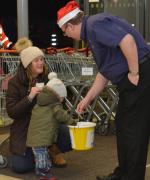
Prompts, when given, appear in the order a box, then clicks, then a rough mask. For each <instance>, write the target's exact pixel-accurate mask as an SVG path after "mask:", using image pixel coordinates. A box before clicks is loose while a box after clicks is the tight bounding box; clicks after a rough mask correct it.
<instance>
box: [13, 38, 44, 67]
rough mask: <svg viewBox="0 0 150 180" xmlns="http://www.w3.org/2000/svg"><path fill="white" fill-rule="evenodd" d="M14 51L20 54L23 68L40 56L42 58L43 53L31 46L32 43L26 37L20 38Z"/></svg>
mask: <svg viewBox="0 0 150 180" xmlns="http://www.w3.org/2000/svg"><path fill="white" fill-rule="evenodd" d="M15 49H16V50H17V52H18V53H20V57H21V62H22V64H23V66H24V68H27V66H28V65H29V64H30V63H31V62H32V61H33V60H34V59H35V58H37V57H40V56H42V57H44V53H43V51H42V50H41V49H39V48H38V47H36V46H32V41H31V40H29V39H28V38H26V37H23V38H20V39H19V40H18V41H17V42H16V44H15Z"/></svg>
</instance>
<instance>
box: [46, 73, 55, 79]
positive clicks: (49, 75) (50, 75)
mask: <svg viewBox="0 0 150 180" xmlns="http://www.w3.org/2000/svg"><path fill="white" fill-rule="evenodd" d="M53 78H57V74H56V73H55V72H51V73H49V74H48V79H49V80H51V79H53Z"/></svg>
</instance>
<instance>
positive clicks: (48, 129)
mask: <svg viewBox="0 0 150 180" xmlns="http://www.w3.org/2000/svg"><path fill="white" fill-rule="evenodd" d="M48 78H49V81H48V83H47V84H46V86H44V88H43V89H42V91H41V92H40V93H39V94H38V96H37V104H36V105H35V106H34V108H33V110H32V116H31V120H30V124H29V129H28V135H27V146H29V147H32V149H33V153H34V156H35V163H36V174H37V175H39V176H41V179H44V180H54V179H56V178H53V177H52V176H51V174H50V169H51V161H50V159H49V155H48V151H47V147H49V146H51V145H53V144H54V143H55V142H56V139H57V130H58V127H59V123H66V124H68V125H69V124H76V122H77V120H74V119H72V118H71V117H70V116H69V115H68V114H67V112H66V111H65V110H64V109H63V107H62V104H61V102H62V101H63V100H64V98H65V97H66V96H67V90H66V87H65V85H64V84H63V82H62V81H61V80H60V79H58V78H57V74H56V73H54V72H51V73H49V75H48Z"/></svg>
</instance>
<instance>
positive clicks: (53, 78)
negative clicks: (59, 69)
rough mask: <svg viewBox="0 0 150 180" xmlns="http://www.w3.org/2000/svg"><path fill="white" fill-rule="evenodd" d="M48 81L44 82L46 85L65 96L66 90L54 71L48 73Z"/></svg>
mask: <svg viewBox="0 0 150 180" xmlns="http://www.w3.org/2000/svg"><path fill="white" fill-rule="evenodd" d="M48 79H49V81H48V83H47V84H46V86H47V87H49V88H50V89H52V90H53V91H55V92H56V93H57V94H58V95H59V96H60V97H66V96H67V90H66V87H65V85H64V83H63V82H62V81H61V80H60V79H58V78H57V74H56V73H55V72H51V73H49V74H48Z"/></svg>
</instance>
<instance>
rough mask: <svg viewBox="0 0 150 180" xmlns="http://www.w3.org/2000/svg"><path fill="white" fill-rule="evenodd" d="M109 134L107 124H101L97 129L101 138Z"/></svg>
mask: <svg viewBox="0 0 150 180" xmlns="http://www.w3.org/2000/svg"><path fill="white" fill-rule="evenodd" d="M108 133H109V127H108V125H107V124H101V125H100V126H99V127H98V134H100V135H101V136H107V135H108Z"/></svg>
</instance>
